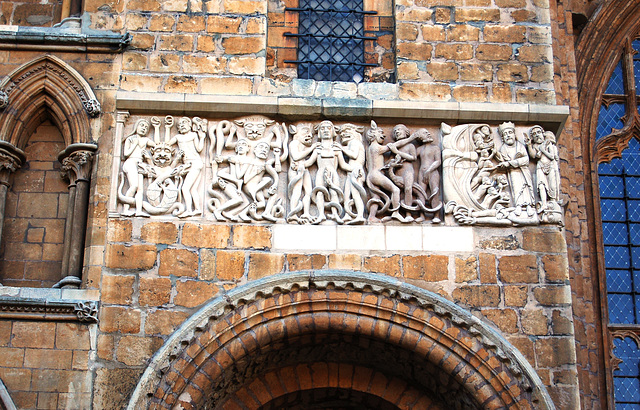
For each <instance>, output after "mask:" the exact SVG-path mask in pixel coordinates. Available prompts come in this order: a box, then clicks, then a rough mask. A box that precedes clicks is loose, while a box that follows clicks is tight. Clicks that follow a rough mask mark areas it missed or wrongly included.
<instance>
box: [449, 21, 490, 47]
mask: <svg viewBox="0 0 640 410" xmlns="http://www.w3.org/2000/svg"><path fill="white" fill-rule="evenodd" d="M479 38H480V29H479V28H477V27H474V26H471V25H468V24H455V25H451V26H449V27H447V41H462V42H471V41H478V40H479ZM485 41H486V39H485ZM469 46H471V45H469Z"/></svg>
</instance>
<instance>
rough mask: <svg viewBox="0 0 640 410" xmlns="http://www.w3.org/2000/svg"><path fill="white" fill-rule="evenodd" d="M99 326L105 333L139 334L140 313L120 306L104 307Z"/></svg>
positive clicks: (101, 310)
mask: <svg viewBox="0 0 640 410" xmlns="http://www.w3.org/2000/svg"><path fill="white" fill-rule="evenodd" d="M99 325H100V330H101V331H103V332H108V333H113V332H120V333H138V332H139V331H140V311H139V310H136V309H128V308H124V307H118V306H102V307H101V308H100V322H99Z"/></svg>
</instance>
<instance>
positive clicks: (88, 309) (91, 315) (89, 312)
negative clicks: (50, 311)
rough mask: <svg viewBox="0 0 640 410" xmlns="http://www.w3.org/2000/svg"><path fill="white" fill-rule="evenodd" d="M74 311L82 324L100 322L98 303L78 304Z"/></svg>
mask: <svg viewBox="0 0 640 410" xmlns="http://www.w3.org/2000/svg"><path fill="white" fill-rule="evenodd" d="M73 309H74V312H75V314H76V317H77V318H78V320H79V321H80V322H97V321H98V304H97V303H96V302H93V301H91V302H78V303H76V304H75V306H74V307H73Z"/></svg>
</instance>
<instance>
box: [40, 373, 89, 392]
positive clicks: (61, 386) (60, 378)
mask: <svg viewBox="0 0 640 410" xmlns="http://www.w3.org/2000/svg"><path fill="white" fill-rule="evenodd" d="M90 380H91V379H90V378H89V377H87V375H86V372H84V371H81V370H54V369H34V370H33V374H32V377H31V389H32V390H33V391H44V392H64V393H66V392H74V393H88V392H90V391H91V385H90Z"/></svg>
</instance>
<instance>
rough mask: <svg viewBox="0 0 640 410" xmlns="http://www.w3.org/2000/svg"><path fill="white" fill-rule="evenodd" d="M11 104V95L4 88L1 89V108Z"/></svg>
mask: <svg viewBox="0 0 640 410" xmlns="http://www.w3.org/2000/svg"><path fill="white" fill-rule="evenodd" d="M8 105H9V96H8V95H7V93H6V92H5V91H4V90H0V110H4V109H5V108H7V106H8Z"/></svg>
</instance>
